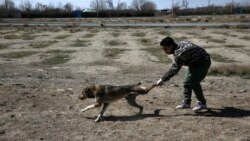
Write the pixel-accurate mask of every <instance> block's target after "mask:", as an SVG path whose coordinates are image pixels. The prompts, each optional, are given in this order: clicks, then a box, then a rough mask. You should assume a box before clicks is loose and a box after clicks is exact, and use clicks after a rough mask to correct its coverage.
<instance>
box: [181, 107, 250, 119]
mask: <svg viewBox="0 0 250 141" xmlns="http://www.w3.org/2000/svg"><path fill="white" fill-rule="evenodd" d="M186 115H188V114H186ZM195 116H207V117H225V118H241V117H248V116H250V111H249V110H243V109H238V108H234V107H223V108H222V109H216V108H209V109H208V110H207V111H204V112H197V113H196V114H195Z"/></svg>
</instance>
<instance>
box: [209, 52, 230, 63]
mask: <svg viewBox="0 0 250 141" xmlns="http://www.w3.org/2000/svg"><path fill="white" fill-rule="evenodd" d="M210 56H211V58H212V59H213V60H214V61H216V62H225V63H231V62H235V61H234V60H232V59H229V58H226V57H224V56H222V55H220V54H215V53H210Z"/></svg>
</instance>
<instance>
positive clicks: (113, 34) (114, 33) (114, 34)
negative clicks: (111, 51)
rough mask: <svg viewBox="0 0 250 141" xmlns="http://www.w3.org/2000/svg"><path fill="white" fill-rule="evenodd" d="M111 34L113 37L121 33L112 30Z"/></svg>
mask: <svg viewBox="0 0 250 141" xmlns="http://www.w3.org/2000/svg"><path fill="white" fill-rule="evenodd" d="M111 35H112V36H113V37H118V36H120V35H121V33H119V32H112V33H111Z"/></svg>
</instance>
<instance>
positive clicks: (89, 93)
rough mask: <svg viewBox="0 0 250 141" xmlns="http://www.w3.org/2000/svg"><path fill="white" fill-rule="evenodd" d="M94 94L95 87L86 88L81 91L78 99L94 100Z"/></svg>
mask: <svg viewBox="0 0 250 141" xmlns="http://www.w3.org/2000/svg"><path fill="white" fill-rule="evenodd" d="M94 92H95V86H89V87H86V88H84V89H83V90H82V94H81V95H79V97H78V98H79V99H80V100H84V99H86V98H95V96H94Z"/></svg>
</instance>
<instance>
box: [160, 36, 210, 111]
mask: <svg viewBox="0 0 250 141" xmlns="http://www.w3.org/2000/svg"><path fill="white" fill-rule="evenodd" d="M160 45H161V46H162V47H163V50H164V51H165V53H166V54H168V55H169V54H173V55H174V60H175V62H174V63H173V64H172V67H171V68H170V69H169V70H168V72H166V73H165V74H164V75H163V77H162V78H161V79H159V80H158V81H157V83H156V85H157V86H159V85H162V84H163V82H164V81H168V80H169V79H170V78H171V77H173V76H174V75H176V74H177V73H178V72H179V70H180V69H181V67H182V66H183V65H184V66H188V69H187V72H186V75H185V78H184V81H183V88H184V91H183V94H184V100H183V102H182V104H181V105H178V106H176V109H186V108H190V104H191V95H192V90H193V91H194V93H195V96H196V98H197V100H198V102H197V105H196V106H195V107H194V108H193V111H195V112H197V111H200V110H202V109H207V105H206V99H205V98H204V95H203V91H202V88H201V85H200V83H201V81H202V80H203V79H204V78H205V77H206V74H207V72H208V69H209V67H210V65H211V60H210V56H209V54H208V53H207V52H206V51H205V50H204V49H203V48H201V47H199V46H197V45H195V44H193V43H190V42H187V41H181V42H178V43H175V41H174V40H173V39H172V38H171V37H166V38H164V39H163V40H162V41H161V43H160Z"/></svg>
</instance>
